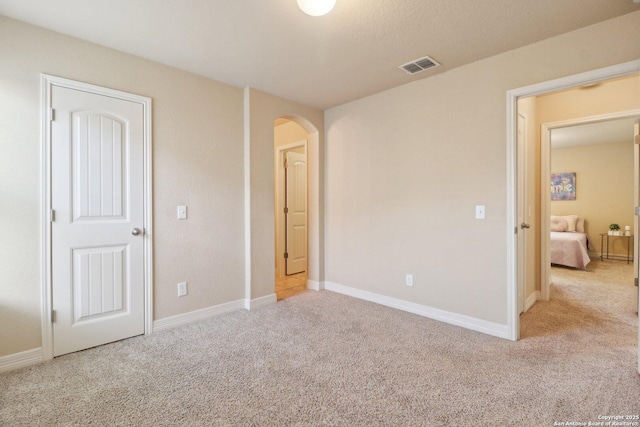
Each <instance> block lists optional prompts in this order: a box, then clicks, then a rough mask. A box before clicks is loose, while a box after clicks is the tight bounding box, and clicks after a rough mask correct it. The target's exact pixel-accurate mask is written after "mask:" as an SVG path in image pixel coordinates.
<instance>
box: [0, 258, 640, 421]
mask: <svg viewBox="0 0 640 427" xmlns="http://www.w3.org/2000/svg"><path fill="white" fill-rule="evenodd" d="M620 265H625V264H622V263H618V262H616V263H615V264H614V263H613V262H610V263H599V262H594V263H593V264H591V265H590V270H591V271H590V272H581V271H571V270H567V269H555V268H554V273H553V274H554V280H555V282H556V285H554V286H553V287H552V295H553V298H552V301H549V302H538V303H536V304H535V305H534V306H533V307H532V308H531V310H529V311H528V312H527V313H525V314H524V315H523V316H522V340H520V341H519V342H510V341H506V340H502V339H499V338H493V337H490V336H487V335H483V334H480V333H477V332H472V331H468V330H465V329H462V328H459V327H455V326H450V325H447V324H444V323H439V322H436V321H432V320H429V319H425V318H422V317H419V316H415V315H412V314H409V313H404V312H400V311H396V310H393V309H390V308H386V307H382V306H379V305H376V304H372V303H368V302H364V301H360V300H356V299H353V298H349V297H346V296H343V295H338V294H334V293H331V292H313V291H309V292H305V293H302V294H300V295H297V296H294V297H292V298H289V299H286V300H284V301H281V302H279V303H277V304H274V305H272V306H268V307H264V308H261V309H258V310H255V311H252V312H246V311H241V312H236V313H232V314H229V315H224V316H220V317H217V318H214V319H210V320H207V321H202V322H198V323H194V324H191V325H188V326H184V327H180V328H175V329H172V330H168V331H163V332H159V333H156V334H154V335H151V336H148V337H137V338H132V339H128V340H125V341H121V342H118V343H115V344H111V345H107V346H102V347H99V348H95V349H90V350H86V351H83V352H78V353H75V354H70V355H66V356H63V357H59V358H57V359H55V360H53V361H50V362H47V363H44V364H41V365H38V366H34V367H30V368H25V369H21V370H18V371H14V372H10V373H6V374H2V375H0V425H2V426H86V425H95V426H116V425H120V426H175V425H180V426H184V425H186V426H280V425H290V426H320V425H327V426H370V425H372V426H507V425H509V426H553V425H554V422H567V421H573V422H585V423H586V422H588V421H598V416H599V415H635V414H640V376H639V375H638V373H637V371H636V366H637V362H636V357H637V350H636V346H637V329H636V328H637V318H636V317H635V314H634V313H633V311H635V310H634V309H633V307H632V303H631V301H632V299H633V292H634V291H635V288H634V287H633V286H632V285H631V284H630V283H629V284H624V285H622V284H620V283H619V282H618V281H617V280H612V278H615V276H616V275H617V274H618V273H615V272H614V271H618V270H619V269H617V267H619V266H620ZM623 270H624V268H623ZM594 271H596V272H597V273H594ZM629 271H630V270H629ZM624 274H627V275H628V273H624V272H623V275H624ZM597 277H602V278H603V279H602V281H599V280H598V279H597Z"/></svg>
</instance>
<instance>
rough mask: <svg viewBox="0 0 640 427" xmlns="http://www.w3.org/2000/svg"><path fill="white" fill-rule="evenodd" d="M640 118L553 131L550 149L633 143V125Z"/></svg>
mask: <svg viewBox="0 0 640 427" xmlns="http://www.w3.org/2000/svg"><path fill="white" fill-rule="evenodd" d="M639 120H640V117H632V118H626V119H617V120H609V121H605V122H597V123H589V124H584V125H579V126H570V127H565V128H559V129H553V130H552V131H551V147H553V148H567V147H577V146H581V145H593V144H613V143H618V142H628V143H629V144H631V143H633V125H634V124H635V123H638V121H639Z"/></svg>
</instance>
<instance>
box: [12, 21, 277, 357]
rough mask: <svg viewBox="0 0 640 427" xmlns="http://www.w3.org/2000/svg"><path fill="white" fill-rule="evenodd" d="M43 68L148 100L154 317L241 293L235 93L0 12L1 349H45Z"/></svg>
mask: <svg viewBox="0 0 640 427" xmlns="http://www.w3.org/2000/svg"><path fill="white" fill-rule="evenodd" d="M40 73H48V74H52V75H55V76H60V77H65V78H70V79H75V80H79V81H82V82H87V83H92V84H96V85H100V86H105V87H109V88H113V89H118V90H123V91H127V92H132V93H135V94H139V95H144V96H149V97H151V98H152V99H153V163H154V175H153V185H154V194H153V196H154V207H153V216H154V221H155V222H154V225H155V241H154V250H155V259H154V261H155V271H154V275H155V283H154V311H155V313H154V317H155V319H160V318H164V317H167V316H171V315H175V314H179V313H185V312H189V311H192V310H196V309H200V308H204V307H209V306H213V305H217V304H220V303H224V302H229V301H233V300H238V299H242V298H244V285H243V282H244V269H243V260H244V252H243V248H244V245H243V240H242V239H243V237H242V236H243V215H242V212H243V160H242V159H243V144H242V138H243V93H242V89H239V88H235V87H231V86H228V85H225V84H222V83H218V82H215V81H212V80H209V79H206V78H202V77H198V76H195V75H193V74H189V73H186V72H183V71H179V70H177V69H174V68H170V67H166V66H163V65H160V64H157V63H153V62H150V61H147V60H144V59H141V58H137V57H134V56H131V55H127V54H124V53H120V52H117V51H114V50H111V49H106V48H103V47H100V46H97V45H94V44H91V43H87V42H83V41H80V40H77V39H74V38H71V37H67V36H63V35H60V34H57V33H53V32H51V31H47V30H44V29H40V28H37V27H34V26H31V25H27V24H23V23H20V22H17V21H13V20H10V19H6V18H4V17H0V150H1V151H2V155H1V156H0V203H1V208H0V211H1V214H0V260H1V261H0V356H4V355H8V354H12V353H16V352H20V351H25V350H30V349H33V348H37V347H40V345H41V342H40V209H41V198H40V184H41V176H40ZM269 132H270V133H271V138H272V135H273V122H271V125H270V130H269ZM272 144H273V141H272V142H271V146H272ZM271 157H273V155H272V152H270V153H269V158H271ZM179 204H186V205H188V206H189V219H188V220H186V221H177V220H176V206H177V205H179ZM271 259H272V258H271ZM179 281H188V282H189V295H188V296H186V297H182V298H178V297H177V292H176V283H177V282H179Z"/></svg>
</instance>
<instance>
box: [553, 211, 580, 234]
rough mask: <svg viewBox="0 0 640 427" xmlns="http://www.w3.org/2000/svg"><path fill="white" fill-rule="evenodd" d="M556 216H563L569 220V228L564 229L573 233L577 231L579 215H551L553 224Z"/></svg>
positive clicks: (562, 217)
mask: <svg viewBox="0 0 640 427" xmlns="http://www.w3.org/2000/svg"><path fill="white" fill-rule="evenodd" d="M554 218H561V219H564V220H565V221H566V222H567V229H566V230H563V231H569V232H571V233H575V231H576V224H577V223H578V215H563V216H560V215H551V224H553V222H554ZM583 227H584V224H583ZM552 231H553V230H552Z"/></svg>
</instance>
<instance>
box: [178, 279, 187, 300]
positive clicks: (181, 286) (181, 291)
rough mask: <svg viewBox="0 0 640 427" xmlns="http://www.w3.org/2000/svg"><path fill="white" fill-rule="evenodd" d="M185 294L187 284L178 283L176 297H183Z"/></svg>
mask: <svg viewBox="0 0 640 427" xmlns="http://www.w3.org/2000/svg"><path fill="white" fill-rule="evenodd" d="M186 294H187V282H180V283H178V296H179V297H183V296H185V295H186Z"/></svg>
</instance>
